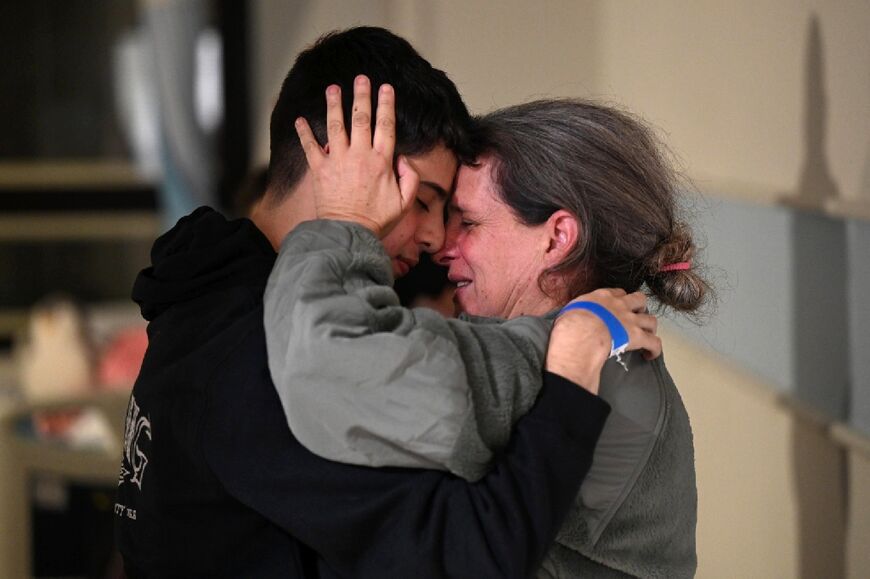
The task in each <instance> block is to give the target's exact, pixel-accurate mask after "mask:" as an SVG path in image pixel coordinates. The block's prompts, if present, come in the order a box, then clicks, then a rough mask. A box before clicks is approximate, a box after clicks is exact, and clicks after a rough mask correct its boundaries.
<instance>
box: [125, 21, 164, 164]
mask: <svg viewBox="0 0 870 579" xmlns="http://www.w3.org/2000/svg"><path fill="white" fill-rule="evenodd" d="M113 56H114V59H113V60H114V68H115V70H114V78H115V100H116V107H117V110H118V113H119V115H120V117H121V127H122V129H123V130H124V132H125V133H126V135H127V142H128V143H129V145H130V150H131V151H132V153H133V161H134V163H135V164H136V169H137V171H138V172H139V174H140V175H141V176H142V177H143V178H146V179H155V180H156V179H160V178H162V176H163V167H162V166H161V163H160V111H159V108H158V105H157V90H156V88H155V86H154V75H155V71H154V56H153V53H152V51H151V47H150V45H149V44H148V38H147V37H146V36H145V35H144V34H143V33H142V32H141V31H139V30H134V31H133V32H129V33H127V34H125V35H123V36H122V37H121V39H120V40H119V41H118V45H117V46H116V47H115V53H114V55H113Z"/></svg>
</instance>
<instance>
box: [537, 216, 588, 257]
mask: <svg viewBox="0 0 870 579" xmlns="http://www.w3.org/2000/svg"><path fill="white" fill-rule="evenodd" d="M545 225H546V228H547V234H548V235H549V242H550V243H549V246H548V248H547V251H546V253H545V254H544V259H545V261H546V263H547V266H550V267H552V266H554V265H556V264H558V263H561V262H562V261H564V260H565V258H566V257H567V256H568V254H569V253H571V250H572V249H574V247H575V246H576V245H577V242H578V241H579V240H580V235H581V233H582V231H581V230H580V222H579V220H578V219H577V218H576V217H575V216H574V215H572V214H571V213H570V212H568V211H566V210H564V209H559V210H558V211H556V212H554V213H553V214H552V215H550V217H549V219H547V222H546V224H545Z"/></svg>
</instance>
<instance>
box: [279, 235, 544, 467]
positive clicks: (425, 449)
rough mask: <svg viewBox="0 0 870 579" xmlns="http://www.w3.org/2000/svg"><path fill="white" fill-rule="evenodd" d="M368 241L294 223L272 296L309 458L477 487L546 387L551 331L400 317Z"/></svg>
mask: <svg viewBox="0 0 870 579" xmlns="http://www.w3.org/2000/svg"><path fill="white" fill-rule="evenodd" d="M391 284H392V276H391V268H390V262H389V258H388V257H387V256H386V254H385V252H384V250H383V247H382V245H381V243H380V242H379V241H378V240H377V238H375V237H374V235H372V234H371V233H370V232H369V231H368V230H367V229H365V228H363V227H361V226H358V225H354V224H351V223H345V222H338V221H313V222H307V223H303V224H301V225H299V226H298V227H297V228H296V229H295V230H294V231H293V232H291V233H290V234H289V235H288V236H287V238H286V239H285V240H284V242H283V244H282V246H281V250H280V252H279V255H278V260H277V262H276V264H275V267H274V269H273V270H272V274H271V276H270V278H269V283H268V285H267V288H266V293H265V297H264V304H265V309H264V324H265V329H266V338H267V349H268V355H269V368H270V371H271V374H272V380H273V382H274V383H275V386H276V389H277V391H278V394H279V397H280V398H281V403H282V405H283V407H284V412H285V415H286V417H287V422H288V424H289V426H290V428H291V430H292V431H293V434H294V435H295V436H296V437H297V438H298V439H299V441H300V442H301V443H302V444H303V445H305V446H306V447H307V448H308V449H309V450H311V451H312V452H314V453H315V454H318V455H320V456H322V457H324V458H328V459H331V460H335V461H340V462H345V463H351V464H359V465H367V466H404V467H422V468H435V469H442V470H449V471H451V472H453V473H455V474H458V475H460V476H462V477H464V478H466V479H469V480H476V479H478V478H480V477H481V476H483V474H484V473H485V472H486V470H487V465H488V463H489V462H490V461H491V459H492V457H493V454H494V453H496V452H498V451H500V450H501V449H502V448H503V447H504V446H505V445H506V443H507V441H508V439H509V437H510V431H511V427H512V424H513V422H515V421H516V420H517V419H518V418H519V417H520V416H522V415H523V414H525V413H526V412H527V411H528V410H529V408H530V407H531V405H532V404H533V403H534V400H535V398H536V396H537V394H538V391H539V390H540V388H541V368H542V366H543V359H544V355H545V352H546V346H547V340H548V337H549V330H550V323H549V322H548V321H546V320H543V319H540V318H530V317H526V318H518V319H516V320H511V321H510V322H497V323H470V322H467V321H460V320H452V319H445V318H443V317H442V316H440V315H439V314H437V313H436V312H434V311H431V310H428V309H424V308H419V309H413V310H410V309H406V308H402V307H400V305H399V300H398V297H397V296H396V294H395V292H394V291H393V289H392V287H391Z"/></svg>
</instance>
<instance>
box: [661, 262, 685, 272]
mask: <svg viewBox="0 0 870 579" xmlns="http://www.w3.org/2000/svg"><path fill="white" fill-rule="evenodd" d="M691 267H692V262H691V261H678V262H677V263H669V264H668V265H663V266H662V268H661V269H660V270H659V272H660V273H663V272H666V271H683V270H686V269H691Z"/></svg>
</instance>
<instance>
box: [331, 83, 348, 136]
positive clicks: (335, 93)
mask: <svg viewBox="0 0 870 579" xmlns="http://www.w3.org/2000/svg"><path fill="white" fill-rule="evenodd" d="M326 134H327V138H328V139H329V150H330V151H331V152H334V153H341V152H343V151H344V150H345V149H347V132H346V131H345V129H344V111H343V110H342V108H341V87H340V86H338V85H337V84H333V85H330V86H328V87H326Z"/></svg>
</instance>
